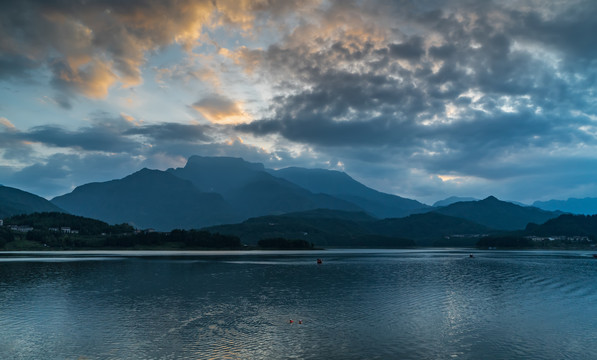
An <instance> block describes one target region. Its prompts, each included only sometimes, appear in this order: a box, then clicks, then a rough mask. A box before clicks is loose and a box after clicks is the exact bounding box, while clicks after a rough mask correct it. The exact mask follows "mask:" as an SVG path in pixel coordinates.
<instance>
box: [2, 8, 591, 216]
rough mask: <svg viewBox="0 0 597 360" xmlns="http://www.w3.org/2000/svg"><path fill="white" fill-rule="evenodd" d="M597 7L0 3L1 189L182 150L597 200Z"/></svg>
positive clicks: (455, 191)
mask: <svg viewBox="0 0 597 360" xmlns="http://www.w3.org/2000/svg"><path fill="white" fill-rule="evenodd" d="M595 34H597V1H594V0H587V1H582V0H579V1H575V0H549V1H548V0H517V1H514V0H502V1H489V0H488V1H472V0H446V1H440V0H412V1H410V0H396V1H386V0H383V1H382V0H379V1H378V0H367V1H357V0H330V1H327V0H304V1H286V0H205V1H203V0H195V1H191V0H170V1H168V0H143V1H141V0H129V1H120V0H79V1H74V0H71V1H69V0H19V1H0V184H3V185H5V186H12V187H17V188H19V189H22V190H25V191H29V192H33V193H35V194H37V195H40V196H43V197H46V198H48V199H51V198H52V197H54V196H57V195H62V194H65V193H68V192H70V191H72V190H73V189H74V188H75V187H76V186H79V185H82V184H85V183H89V182H97V181H107V180H111V179H116V178H122V177H124V176H126V175H128V174H131V173H133V172H135V171H137V170H139V169H141V168H143V167H147V168H151V169H161V170H164V169H167V168H170V167H180V166H184V164H185V163H186V159H187V158H188V157H189V156H191V155H202V156H234V157H242V158H244V159H245V160H248V161H252V162H261V163H264V164H265V166H266V167H268V168H273V169H279V168H284V167H288V166H301V167H308V168H325V169H333V170H341V171H345V172H346V173H348V174H349V175H351V176H352V177H353V178H355V179H356V180H358V181H360V182H362V183H364V184H366V185H368V186H370V187H372V188H374V189H377V190H380V191H384V192H387V193H391V194H396V195H400V196H403V197H407V198H411V199H416V200H419V201H421V202H424V203H427V204H432V203H433V202H435V201H437V200H440V199H443V198H446V197H448V196H472V197H476V198H484V197H486V196H489V195H494V196H496V197H498V198H500V199H504V200H516V201H521V202H525V203H532V202H533V201H535V200H548V199H566V198H568V197H578V198H583V197H597V181H596V180H597V97H596V88H597V36H595Z"/></svg>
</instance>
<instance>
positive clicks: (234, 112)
mask: <svg viewBox="0 0 597 360" xmlns="http://www.w3.org/2000/svg"><path fill="white" fill-rule="evenodd" d="M192 107H193V108H194V109H195V110H197V111H198V112H199V113H200V114H201V115H202V116H203V117H204V118H206V119H207V120H209V121H211V122H213V123H219V124H238V123H243V122H247V121H249V120H250V117H249V116H248V115H247V114H245V113H244V112H243V111H242V109H241V104H240V103H239V102H236V101H232V100H230V99H228V98H226V97H224V96H221V95H211V96H208V97H205V98H203V99H201V100H199V101H197V102H195V103H194V104H193V105H192Z"/></svg>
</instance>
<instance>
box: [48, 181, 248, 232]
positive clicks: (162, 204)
mask: <svg viewBox="0 0 597 360" xmlns="http://www.w3.org/2000/svg"><path fill="white" fill-rule="evenodd" d="M52 202H53V203H54V204H56V205H58V206H60V207H62V208H64V209H66V210H68V211H69V212H71V213H73V214H77V215H81V216H85V217H90V218H95V219H99V220H102V221H105V222H107V223H110V224H115V223H129V224H131V225H134V226H136V227H138V228H154V229H156V230H162V231H167V230H171V229H174V228H185V229H188V228H200V227H203V226H206V225H211V224H217V223H224V222H230V221H238V220H239V217H238V216H237V215H236V214H235V212H234V209H233V208H232V207H231V206H230V205H229V204H228V203H227V202H226V201H225V200H224V199H223V198H222V196H220V195H219V194H215V193H205V192H201V191H199V190H198V189H197V188H196V187H195V186H193V184H192V183H191V182H190V181H187V180H183V179H180V178H178V177H176V176H174V175H172V174H170V173H167V172H163V171H159V170H148V169H142V170H140V171H138V172H136V173H134V174H132V175H129V176H127V177H125V178H123V179H120V180H112V181H108V182H103V183H91V184H86V185H82V186H79V187H77V188H76V189H75V190H74V191H73V192H71V193H70V194H66V195H62V196H58V197H56V198H54V199H52Z"/></svg>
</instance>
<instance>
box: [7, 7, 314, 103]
mask: <svg viewBox="0 0 597 360" xmlns="http://www.w3.org/2000/svg"><path fill="white" fill-rule="evenodd" d="M307 4H308V3H304V4H293V3H291V2H286V1H267V2H263V1H250V0H243V1H224V0H221V1H218V2H215V1H211V0H167V1H162V0H149V1H146V0H133V1H126V2H118V1H111V0H99V1H93V2H63V1H59V0H23V1H19V2H16V3H10V2H2V3H0V54H1V55H0V79H10V78H20V77H23V76H27V75H29V74H30V73H31V71H33V70H38V71H43V70H44V69H46V68H47V69H49V70H50V71H51V72H52V74H53V78H52V84H53V85H54V86H55V87H56V89H58V90H59V91H61V92H62V91H63V92H66V93H67V94H68V95H69V96H74V95H82V96H85V97H88V98H92V99H97V98H104V97H105V96H106V95H107V94H108V91H109V90H110V88H111V87H114V86H115V85H116V84H120V85H121V86H122V87H125V88H126V87H132V86H137V85H140V84H142V83H143V73H142V72H143V67H144V65H145V64H146V62H147V58H146V56H147V54H148V53H151V52H155V51H157V50H160V49H163V48H165V47H167V46H169V45H172V44H179V45H181V46H182V47H184V48H185V49H186V50H187V51H190V50H191V49H192V48H194V47H196V46H197V45H200V43H201V36H202V34H203V33H204V29H206V28H217V27H220V26H225V27H227V28H229V27H230V26H233V27H236V28H240V29H242V30H243V31H246V32H247V35H249V31H250V30H251V29H252V28H253V27H254V26H255V21H257V19H258V18H264V19H268V18H269V16H270V15H271V16H282V15H283V14H289V13H292V12H293V9H296V8H297V7H298V6H299V5H302V6H304V5H307ZM69 106H70V103H67V102H63V107H65V108H68V107H69Z"/></svg>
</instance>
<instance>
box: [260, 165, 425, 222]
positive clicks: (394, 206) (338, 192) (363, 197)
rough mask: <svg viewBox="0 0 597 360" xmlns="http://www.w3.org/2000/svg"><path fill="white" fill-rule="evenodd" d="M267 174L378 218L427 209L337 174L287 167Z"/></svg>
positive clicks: (322, 170) (422, 205) (417, 203)
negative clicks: (349, 204)
mask: <svg viewBox="0 0 597 360" xmlns="http://www.w3.org/2000/svg"><path fill="white" fill-rule="evenodd" d="M270 173H271V174H273V175H275V176H278V177H280V178H283V179H286V180H288V181H290V182H293V183H295V184H297V185H299V186H301V187H303V188H305V189H307V190H309V191H311V192H313V193H316V194H317V193H323V194H329V195H332V196H334V197H336V198H339V199H343V200H346V201H349V202H351V203H353V204H356V205H358V206H359V207H361V208H362V209H363V210H365V211H367V212H368V213H370V214H371V215H373V216H375V217H378V218H380V219H383V218H388V217H402V216H407V215H410V214H413V213H420V212H424V211H427V210H428V209H430V207H429V206H428V205H425V204H422V203H420V202H418V201H416V200H411V199H406V198H402V197H400V196H396V195H390V194H386V193H382V192H379V191H376V190H373V189H371V188H369V187H367V186H365V185H363V184H361V183H360V182H358V181H356V180H354V179H353V178H351V177H350V176H348V175H347V174H346V173H344V172H340V171H334V170H325V169H305V168H299V167H289V168H285V169H281V170H271V171H270Z"/></svg>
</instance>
